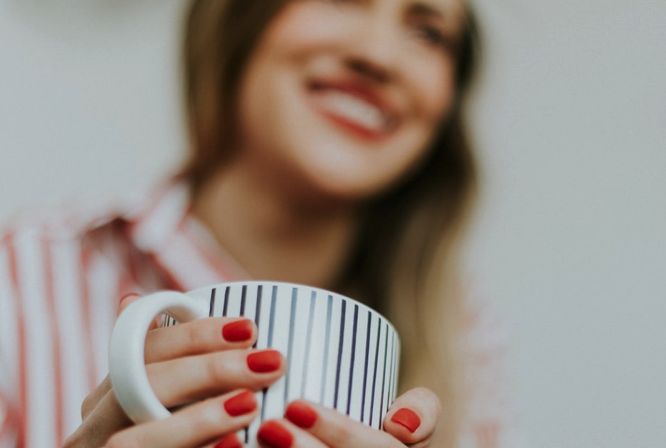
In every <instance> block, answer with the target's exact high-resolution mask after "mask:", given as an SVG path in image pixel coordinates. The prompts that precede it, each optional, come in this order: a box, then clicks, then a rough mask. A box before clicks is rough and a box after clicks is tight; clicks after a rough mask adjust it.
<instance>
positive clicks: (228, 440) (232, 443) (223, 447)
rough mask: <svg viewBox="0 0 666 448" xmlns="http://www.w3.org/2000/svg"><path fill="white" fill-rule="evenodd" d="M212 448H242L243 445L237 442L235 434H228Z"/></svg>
mask: <svg viewBox="0 0 666 448" xmlns="http://www.w3.org/2000/svg"><path fill="white" fill-rule="evenodd" d="M213 448H243V444H242V443H241V441H240V440H238V436H236V434H229V435H228V436H226V437H223V438H221V439H220V440H219V441H218V442H217V443H216V444H215V446H214V447H213Z"/></svg>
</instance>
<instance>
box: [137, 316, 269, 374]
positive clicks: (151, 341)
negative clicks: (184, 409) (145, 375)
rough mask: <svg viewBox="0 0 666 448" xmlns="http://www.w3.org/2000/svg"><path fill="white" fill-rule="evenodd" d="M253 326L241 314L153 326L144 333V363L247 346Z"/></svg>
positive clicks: (250, 339)
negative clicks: (158, 326)
mask: <svg viewBox="0 0 666 448" xmlns="http://www.w3.org/2000/svg"><path fill="white" fill-rule="evenodd" d="M256 336H257V328H256V325H255V324H254V322H253V321H252V320H250V319H245V318H229V317H215V318H208V319H200V320H194V321H191V322H185V323H182V324H179V325H176V326H173V327H163V328H157V329H155V330H152V331H149V332H148V334H147V335H146V346H145V350H144V353H145V355H144V356H145V359H146V363H153V362H157V361H165V360H168V359H175V358H181V357H184V356H191V355H198V354H203V353H209V352H216V351H221V350H230V349H238V348H249V347H251V346H252V344H254V341H255V339H256Z"/></svg>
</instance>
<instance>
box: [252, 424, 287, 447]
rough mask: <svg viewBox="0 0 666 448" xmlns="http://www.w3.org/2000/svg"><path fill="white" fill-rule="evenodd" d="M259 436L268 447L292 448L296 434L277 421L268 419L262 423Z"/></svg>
mask: <svg viewBox="0 0 666 448" xmlns="http://www.w3.org/2000/svg"><path fill="white" fill-rule="evenodd" d="M257 438H258V439H259V441H260V442H261V443H263V444H264V445H266V446H267V447H268V448H291V446H292V445H293V444H294V436H292V435H291V433H290V432H289V431H287V430H286V429H285V428H284V427H283V426H282V425H281V424H279V423H278V422H275V421H268V422H266V423H264V424H263V425H261V428H259V432H258V433H257Z"/></svg>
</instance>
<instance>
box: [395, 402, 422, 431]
mask: <svg viewBox="0 0 666 448" xmlns="http://www.w3.org/2000/svg"><path fill="white" fill-rule="evenodd" d="M391 421H392V422H394V423H397V424H399V425H400V426H404V427H405V428H406V429H407V431H409V432H412V433H413V432H415V431H416V430H417V429H419V426H421V419H420V418H419V416H418V415H416V412H414V411H412V410H411V409H407V408H402V409H398V411H397V412H396V413H395V414H393V417H391Z"/></svg>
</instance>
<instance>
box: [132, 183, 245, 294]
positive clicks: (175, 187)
mask: <svg viewBox="0 0 666 448" xmlns="http://www.w3.org/2000/svg"><path fill="white" fill-rule="evenodd" d="M190 197H191V195H190V189H189V187H188V186H187V184H185V183H184V182H170V183H167V184H166V185H165V186H163V187H161V188H159V189H158V190H157V191H156V192H155V193H154V194H151V195H149V196H148V199H147V200H146V201H144V204H143V205H142V206H138V207H134V208H133V210H130V211H129V212H128V213H126V214H125V220H126V221H127V223H128V224H129V225H128V226H127V231H128V236H129V238H130V241H131V243H132V244H133V245H134V246H135V247H136V248H138V249H139V250H140V251H142V252H144V253H146V254H148V255H149V256H150V257H151V258H152V260H153V261H154V263H155V265H156V266H157V267H158V268H159V269H160V270H162V271H163V273H164V274H165V276H166V277H167V278H169V279H170V280H171V283H173V285H171V287H174V288H177V289H180V290H183V291H185V290H191V289H196V288H199V287H202V286H206V285H211V284H215V283H220V282H224V281H232V280H241V279H249V275H248V274H247V273H246V272H245V271H244V270H243V269H242V268H241V267H240V266H239V265H238V263H237V262H235V261H234V260H233V259H232V257H230V256H229V254H227V253H226V252H225V251H224V250H223V248H222V247H220V246H219V245H218V243H217V241H216V240H215V239H214V238H213V236H212V235H211V234H210V233H209V232H208V229H207V228H206V227H205V226H204V225H203V224H202V223H200V222H199V221H198V220H197V219H196V218H195V217H194V216H193V215H192V213H191V200H190Z"/></svg>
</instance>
